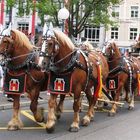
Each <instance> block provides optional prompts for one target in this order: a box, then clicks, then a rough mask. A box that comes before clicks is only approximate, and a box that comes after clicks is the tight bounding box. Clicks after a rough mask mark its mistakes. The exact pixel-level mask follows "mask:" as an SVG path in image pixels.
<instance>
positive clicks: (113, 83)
mask: <svg viewBox="0 0 140 140" xmlns="http://www.w3.org/2000/svg"><path fill="white" fill-rule="evenodd" d="M115 88H116V86H115V80H109V89H115Z"/></svg>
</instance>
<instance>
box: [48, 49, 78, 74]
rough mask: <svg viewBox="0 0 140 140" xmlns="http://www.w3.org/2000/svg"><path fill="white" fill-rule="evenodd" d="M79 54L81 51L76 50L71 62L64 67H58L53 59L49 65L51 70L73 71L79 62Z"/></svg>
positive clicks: (59, 71) (58, 71)
mask: <svg viewBox="0 0 140 140" xmlns="http://www.w3.org/2000/svg"><path fill="white" fill-rule="evenodd" d="M79 55H80V52H79V51H74V52H73V53H72V57H71V59H70V61H69V63H68V64H67V65H65V66H64V67H63V68H62V67H57V66H56V65H55V63H53V62H52V61H51V62H50V66H49V70H50V71H52V72H54V73H56V74H58V73H59V74H60V73H66V72H69V71H72V70H73V69H74V67H75V66H76V64H77V60H78V58H79Z"/></svg>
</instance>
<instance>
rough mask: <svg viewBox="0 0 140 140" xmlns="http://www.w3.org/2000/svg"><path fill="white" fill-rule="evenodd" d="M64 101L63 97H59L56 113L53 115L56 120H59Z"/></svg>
mask: <svg viewBox="0 0 140 140" xmlns="http://www.w3.org/2000/svg"><path fill="white" fill-rule="evenodd" d="M64 99H65V95H60V100H59V103H58V105H57V107H56V113H55V115H56V118H57V119H60V117H61V113H62V112H63V104H64Z"/></svg>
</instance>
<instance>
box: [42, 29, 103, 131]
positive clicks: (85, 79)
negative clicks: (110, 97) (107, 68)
mask: <svg viewBox="0 0 140 140" xmlns="http://www.w3.org/2000/svg"><path fill="white" fill-rule="evenodd" d="M50 32H51V34H49V35H48V34H47V38H46V41H47V43H46V44H47V45H46V54H47V57H46V59H44V61H46V65H47V67H46V70H47V71H48V70H49V71H50V74H51V75H52V76H53V75H58V77H59V78H58V79H59V80H60V81H59V82H60V83H61V87H59V88H60V89H56V80H54V82H53V84H54V85H53V86H52V85H49V87H48V88H50V87H51V86H52V87H53V88H54V89H56V90H57V91H58V92H59V91H62V89H63V88H62V85H63V86H64V82H63V80H64V79H63V78H62V77H67V76H66V75H67V74H68V73H69V74H70V75H71V82H70V83H71V84H70V86H69V87H71V89H70V91H69V92H68V93H72V94H73V96H74V103H73V109H74V118H73V122H72V124H71V126H70V129H69V131H71V132H77V131H78V130H79V122H80V119H79V111H80V105H81V100H80V98H81V96H82V94H83V92H85V94H86V96H87V99H88V103H89V107H88V111H87V113H86V115H85V116H84V118H83V119H82V122H81V123H82V125H83V126H87V125H89V123H90V121H91V119H92V118H93V117H94V105H95V103H96V100H97V96H98V93H99V89H101V69H100V68H99V65H100V64H98V63H97V62H98V61H97V60H96V57H94V54H92V53H91V54H90V53H89V55H88V57H87V56H86V55H85V54H84V53H83V52H82V51H81V50H80V49H77V48H76V47H75V46H74V44H73V43H72V41H71V40H70V39H69V38H68V37H67V36H66V35H65V34H64V33H63V32H61V31H58V30H52V31H49V33H50ZM99 63H100V62H99ZM61 75H62V77H61ZM50 80H51V78H50ZM60 83H59V84H60ZM60 94H62V93H61V92H60ZM57 95H58V94H56V93H55V92H52V93H51V96H50V99H49V102H48V110H49V111H48V118H47V123H46V130H47V132H52V131H54V127H55V123H56V117H57V116H56V115H57V114H58V111H59V113H60V112H61V107H62V106H63V105H62V104H63V101H62V102H61V103H60V104H61V105H60V106H61V107H60V106H58V107H60V108H59V109H58V107H56V106H57V102H56V99H57ZM61 97H63V100H64V98H65V94H64V95H63V96H61Z"/></svg>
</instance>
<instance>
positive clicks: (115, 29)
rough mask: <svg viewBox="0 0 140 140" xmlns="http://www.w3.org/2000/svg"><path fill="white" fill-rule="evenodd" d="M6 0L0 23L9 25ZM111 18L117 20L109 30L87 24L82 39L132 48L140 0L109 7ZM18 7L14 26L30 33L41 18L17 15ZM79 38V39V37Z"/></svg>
mask: <svg viewBox="0 0 140 140" xmlns="http://www.w3.org/2000/svg"><path fill="white" fill-rule="evenodd" d="M2 2H4V0H1V4H0V6H1V7H0V13H1V14H0V23H1V24H3V26H7V24H8V22H9V14H8V13H7V14H6V12H5V10H3V9H5V7H6V6H5V5H6V4H4V5H3V3H2ZM109 11H110V18H111V19H112V20H114V21H115V22H116V26H112V27H111V26H110V27H109V30H106V29H105V28H104V25H101V26H100V27H92V26H90V25H88V26H86V28H85V30H84V31H83V32H82V33H81V34H80V35H79V38H80V41H81V40H82V41H83V40H88V41H90V42H91V43H93V44H97V46H99V47H101V48H102V47H103V45H104V42H105V41H109V40H114V41H115V42H116V43H117V44H118V45H119V47H122V48H124V47H127V48H131V46H132V45H133V44H134V42H135V39H136V36H137V35H138V34H139V33H140V0H124V1H123V2H122V3H121V4H120V5H116V6H113V7H110V8H109ZM16 13H17V8H16V7H15V8H13V10H12V23H13V27H14V28H17V29H19V30H22V31H23V32H25V34H29V33H31V32H32V26H33V24H35V27H37V26H38V25H39V24H40V19H39V18H38V16H37V13H36V15H35V23H33V22H32V20H33V14H32V13H31V15H29V16H26V15H25V16H23V17H18V16H17V15H16ZM78 40H79V39H78Z"/></svg>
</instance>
